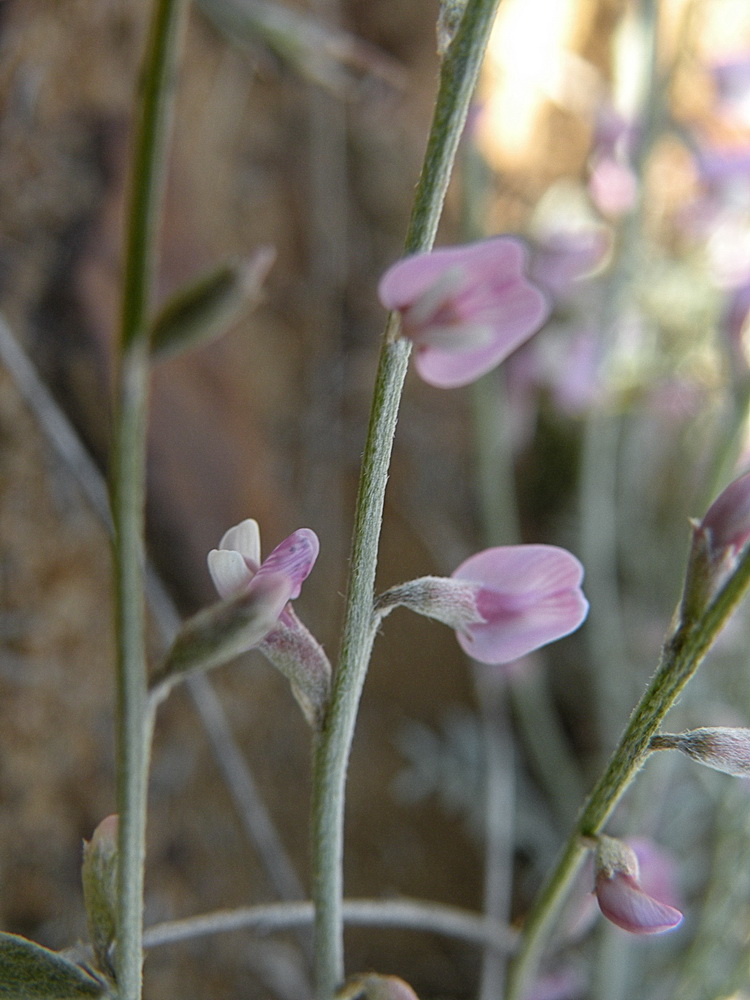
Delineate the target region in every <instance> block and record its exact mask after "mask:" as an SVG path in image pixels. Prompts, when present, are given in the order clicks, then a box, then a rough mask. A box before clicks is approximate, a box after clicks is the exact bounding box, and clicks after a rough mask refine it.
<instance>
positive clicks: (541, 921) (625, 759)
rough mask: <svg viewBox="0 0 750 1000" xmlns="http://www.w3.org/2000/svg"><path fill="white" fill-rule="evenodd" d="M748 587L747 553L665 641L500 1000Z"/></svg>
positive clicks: (542, 939)
mask: <svg viewBox="0 0 750 1000" xmlns="http://www.w3.org/2000/svg"><path fill="white" fill-rule="evenodd" d="M748 586H750V547H749V548H748V549H747V550H746V551H745V553H744V555H743V557H742V559H741V560H740V561H739V563H738V564H737V567H736V569H735V571H734V572H733V573H732V575H731V576H730V577H729V579H728V580H727V581H726V583H725V584H724V586H723V587H722V588H721V590H720V591H719V592H718V594H717V595H716V597H715V598H714V600H713V602H712V603H711V604H710V605H709V606H708V607H707V608H706V610H705V611H704V612H703V613H702V614H701V616H700V617H699V618H698V619H697V620H695V621H683V622H681V623H680V624H679V625H678V627H677V628H676V630H675V631H674V632H673V633H672V634H671V635H670V636H669V638H668V639H667V641H666V642H665V644H664V648H663V650H662V655H661V661H660V663H659V666H658V667H657V670H656V673H655V674H654V676H653V678H652V680H651V683H650V684H649V686H648V688H647V689H646V692H645V693H644V695H643V697H642V698H641V700H640V702H639V703H638V705H637V707H636V709H635V711H634V712H633V714H632V716H631V718H630V722H629V723H628V726H627V728H626V730H625V733H624V734H623V737H622V739H621V740H620V743H619V745H618V747H617V749H616V750H615V752H614V753H613V755H612V757H611V759H610V762H609V764H608V766H607V768H606V770H605V772H604V774H603V775H602V777H601V779H600V780H599V782H598V784H597V785H596V787H595V788H594V790H593V791H592V793H591V794H590V796H589V798H588V800H587V802H586V804H585V805H584V807H583V810H582V812H581V814H580V816H579V819H578V821H577V823H576V825H575V827H574V829H573V832H572V833H571V835H570V838H569V840H568V842H567V844H566V845H565V847H564V849H563V852H562V854H561V857H560V859H559V861H558V863H557V866H556V868H555V870H554V871H553V873H552V875H551V876H550V878H549V880H548V881H547V884H546V886H545V887H544V889H543V890H542V892H541V894H540V896H539V898H538V900H537V902H536V904H535V906H534V908H533V909H532V910H531V912H530V914H529V916H528V918H527V920H526V925H525V927H524V930H523V933H522V937H521V945H520V948H519V952H518V955H517V956H516V958H515V960H514V961H513V963H512V965H511V974H510V979H509V984H508V991H507V994H506V1000H521V998H522V997H523V996H524V993H525V990H526V988H527V986H528V985H529V983H530V981H531V980H532V978H533V976H534V974H535V971H536V968H537V965H538V962H539V958H540V956H541V951H542V948H543V947H544V945H545V943H546V940H547V938H548V936H549V933H550V931H551V928H552V924H553V921H554V919H555V917H556V916H557V914H558V912H559V908H560V906H561V904H562V902H563V899H564V895H565V892H566V890H567V889H568V887H569V886H570V883H571V881H572V880H573V878H574V877H575V874H576V872H577V871H578V868H579V865H580V862H581V861H582V859H583V856H584V854H585V852H586V849H587V848H586V844H585V838H591V837H594V836H596V835H597V834H598V833H599V832H600V831H601V830H602V828H603V826H604V824H605V823H606V821H607V819H608V818H609V816H610V815H611V813H612V811H613V810H614V808H615V806H616V805H617V803H618V802H619V801H620V799H621V797H622V795H623V793H624V792H625V790H626V789H627V788H628V786H629V785H630V783H631V781H632V780H633V778H634V777H635V775H636V773H637V772H638V770H639V769H640V768H641V766H642V765H643V763H644V761H645V760H646V758H647V757H648V756H649V754H650V752H651V750H650V745H649V744H650V742H651V738H652V737H653V736H654V735H656V732H657V730H658V728H659V726H660V725H661V723H662V721H663V719H664V717H665V716H666V714H667V712H668V711H669V709H670V708H671V707H672V706H673V705H674V703H675V702H676V701H677V699H678V698H679V696H680V694H681V693H682V691H683V689H684V688H685V685H686V684H687V683H688V681H689V680H690V678H691V677H692V676H693V674H694V673H695V672H696V670H697V669H698V667H699V666H700V664H701V662H702V660H703V658H704V657H705V655H706V653H707V652H708V651H709V649H710V648H711V645H712V644H713V643H714V641H715V640H716V637H717V636H718V634H719V632H720V631H721V629H722V628H723V627H724V625H725V624H726V622H727V620H728V618H729V616H730V615H731V614H732V612H733V611H734V609H735V608H736V606H737V604H738V603H739V601H740V600H741V598H742V597H743V595H744V594H745V592H746V590H747V588H748Z"/></svg>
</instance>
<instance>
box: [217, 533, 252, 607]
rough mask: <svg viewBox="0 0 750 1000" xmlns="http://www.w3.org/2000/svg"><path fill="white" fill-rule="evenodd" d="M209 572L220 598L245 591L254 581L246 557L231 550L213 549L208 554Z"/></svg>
mask: <svg viewBox="0 0 750 1000" xmlns="http://www.w3.org/2000/svg"><path fill="white" fill-rule="evenodd" d="M225 537H226V536H225ZM208 571H209V573H210V574H211V579H212V580H213V582H214V586H215V587H216V590H217V593H218V594H219V597H222V598H224V599H226V598H227V597H232V596H234V594H238V593H239V592H240V591H241V590H244V589H245V588H246V587H247V586H248V585H249V584H250V581H251V580H252V579H253V573H252V571H251V570H250V569H249V568H248V565H247V563H246V562H245V559H244V557H243V556H242V555H240V553H239V552H236V551H234V550H230V549H212V550H211V551H210V552H209V553H208Z"/></svg>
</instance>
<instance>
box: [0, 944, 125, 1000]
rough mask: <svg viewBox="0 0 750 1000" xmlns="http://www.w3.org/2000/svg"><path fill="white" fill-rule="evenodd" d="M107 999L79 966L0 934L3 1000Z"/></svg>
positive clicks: (99, 985)
mask: <svg viewBox="0 0 750 1000" xmlns="http://www.w3.org/2000/svg"><path fill="white" fill-rule="evenodd" d="M105 996H108V991H107V988H106V986H105V985H104V984H103V983H101V982H100V981H99V980H97V979H94V977H93V976H90V975H89V974H88V973H87V972H86V971H85V970H84V969H82V968H81V967H80V965H76V964H75V963H74V962H71V961H69V960H68V959H67V958H64V957H63V956H62V955H60V954H59V953H58V952H56V951H50V950H49V949H48V948H43V947H42V946H41V945H39V944H35V943H34V942H33V941H29V940H28V938H24V937H20V936H19V935H17V934H0V997H1V998H2V1000H80V998H81V997H105Z"/></svg>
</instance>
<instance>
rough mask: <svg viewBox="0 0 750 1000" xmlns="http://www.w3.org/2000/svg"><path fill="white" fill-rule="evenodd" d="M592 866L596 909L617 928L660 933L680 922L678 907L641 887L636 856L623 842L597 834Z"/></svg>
mask: <svg viewBox="0 0 750 1000" xmlns="http://www.w3.org/2000/svg"><path fill="white" fill-rule="evenodd" d="M595 865H596V882H595V892H596V898H597V901H598V903H599V909H600V910H601V911H602V913H603V914H604V916H605V917H606V918H607V920H609V921H611V922H612V923H613V924H615V925H616V926H617V927H620V928H622V930H625V931H628V932H629V933H630V934H662V933H664V932H665V931H669V930H672V929H673V928H675V927H677V926H678V925H679V924H680V923H681V922H682V914H681V913H680V911H679V910H677V909H675V907H674V906H669V905H668V904H667V903H661V902H659V900H657V899H654V897H653V896H650V895H649V894H648V893H647V892H646V891H645V890H644V888H643V886H642V885H641V883H640V881H639V876H640V868H639V864H638V856H637V855H636V853H635V851H634V850H633V849H632V848H631V847H629V846H628V845H627V844H625V843H624V842H623V841H621V840H616V839H615V838H614V837H607V836H600V837H598V838H597V846H596V855H595Z"/></svg>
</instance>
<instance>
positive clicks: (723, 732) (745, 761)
mask: <svg viewBox="0 0 750 1000" xmlns="http://www.w3.org/2000/svg"><path fill="white" fill-rule="evenodd" d="M650 747H651V749H652V750H679V751H680V753H684V754H685V755H686V756H687V757H692V759H693V760H697V761H698V763H699V764H705V765H706V767H711V768H713V769H714V770H715V771H722V772H723V773H724V774H731V775H734V776H735V777H738V778H747V777H750V729H733V728H730V727H727V726H716V727H715V728H712V729H693V730H691V731H690V732H688V733H677V734H672V733H662V734H660V735H659V736H654V737H653V739H652V740H651V743H650Z"/></svg>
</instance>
